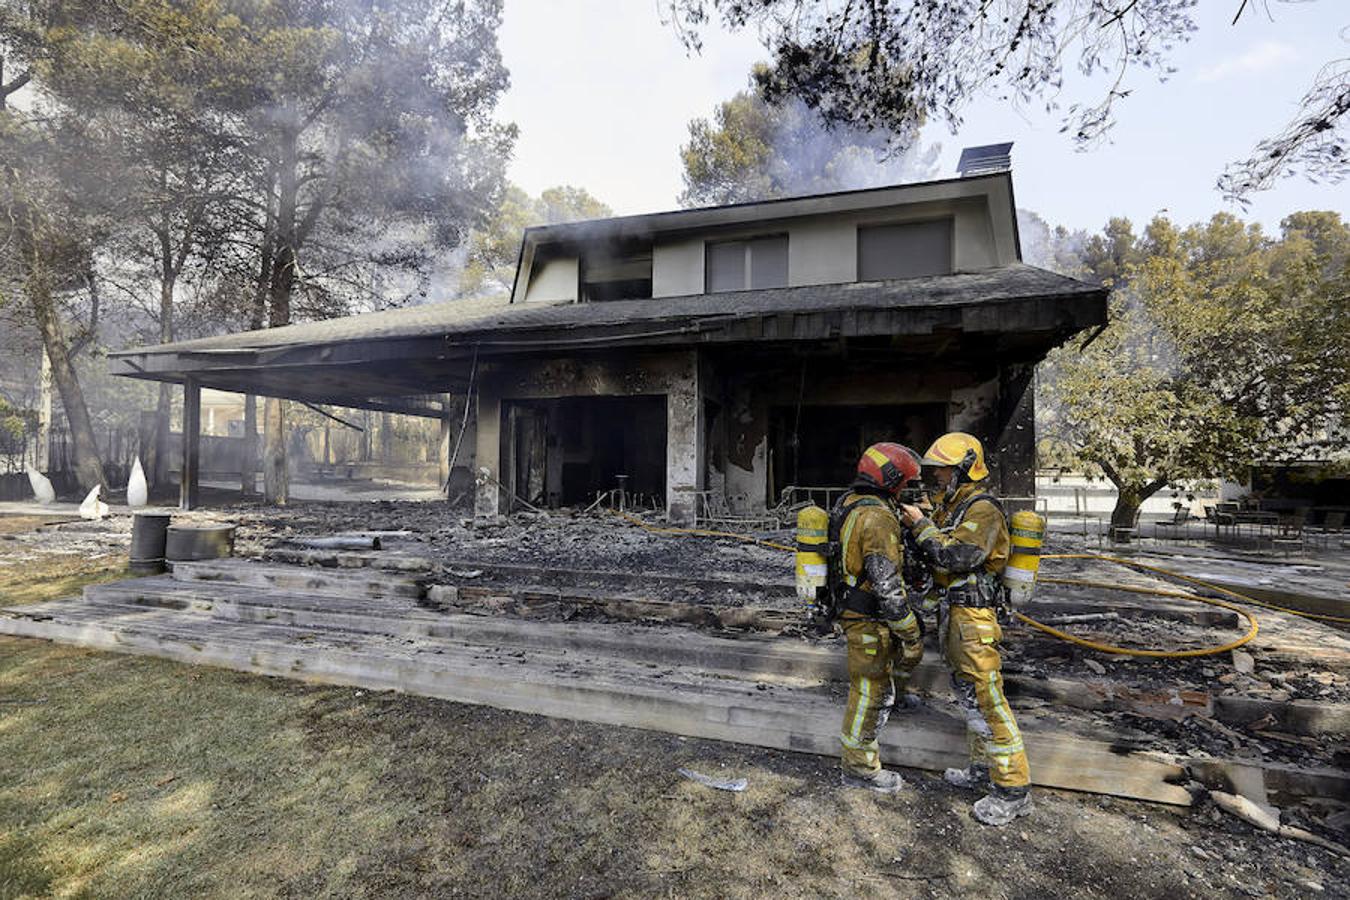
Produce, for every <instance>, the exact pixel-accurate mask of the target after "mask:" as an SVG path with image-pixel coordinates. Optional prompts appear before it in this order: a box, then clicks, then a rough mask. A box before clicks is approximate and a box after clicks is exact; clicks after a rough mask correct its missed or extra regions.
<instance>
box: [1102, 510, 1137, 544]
mask: <svg viewBox="0 0 1350 900" xmlns="http://www.w3.org/2000/svg"><path fill="white" fill-rule="evenodd" d="M1141 512H1143V509H1142V508H1140V509H1136V510H1135V511H1134V518H1133V519H1132V520H1131V521H1130V524H1129V525H1111V526H1110V527H1108V528H1107V530H1106V536H1107V540H1109V541H1110V542H1111V543H1113V544H1115V543H1121V544H1127V543H1129V542H1130V541H1131V540H1133V539H1134V538H1137V537H1139V514H1140V513H1141Z"/></svg>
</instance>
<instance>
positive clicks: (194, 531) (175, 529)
mask: <svg viewBox="0 0 1350 900" xmlns="http://www.w3.org/2000/svg"><path fill="white" fill-rule="evenodd" d="M233 554H234V526H233V525H170V526H169V533H168V540H167V541H166V544H165V550H164V555H165V557H166V558H167V559H168V560H169V562H187V561H190V560H197V559H221V558H222V557H226V556H232V555H233Z"/></svg>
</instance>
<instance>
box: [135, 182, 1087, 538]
mask: <svg viewBox="0 0 1350 900" xmlns="http://www.w3.org/2000/svg"><path fill="white" fill-rule="evenodd" d="M1105 317H1106V294H1105V291H1103V290H1102V289H1100V288H1098V287H1095V286H1092V285H1088V284H1084V283H1082V282H1079V281H1076V280H1074V279H1071V278H1066V277H1063V276H1060V275H1056V274H1053V273H1051V272H1047V271H1044V270H1041V269H1037V268H1034V267H1032V266H1028V265H1025V264H1024V263H1023V262H1022V260H1021V251H1020V248H1019V244H1018V234H1017V222H1016V214H1015V206H1014V200H1013V190H1012V178H1011V174H1010V173H1009V172H1007V171H998V172H993V173H989V174H982V175H972V176H967V177H961V178H955V179H949V180H943V181H933V182H927V183H921V184H907V185H900V186H895V187H884V188H876V189H868V190H859V191H849V192H843V193H835V194H826V195H819V196H809V197H799V198H792V199H783V200H773V201H767V202H759V203H746V204H738V205H732V206H721V207H714V208H707V209H690V210H679V211H674V212H663V213H655V214H650V215H635V216H621V217H616V218H609V219H599V220H592V221H585V222H576V223H569V224H562V225H549V226H542V227H537V228H530V229H528V230H527V231H526V232H525V234H524V237H523V240H522V243H521V249H520V259H519V265H518V269H517V272H516V278H515V283H514V286H513V288H512V291H511V294H510V296H509V297H508V298H505V299H504V300H501V301H487V300H472V301H459V302H452V303H445V304H436V305H429V306H421V307H415V308H410V309H403V310H394V311H389V312H383V313H376V314H370V315H364V316H354V317H351V318H348V319H339V320H333V321H329V322H319V323H312V324H305V325H295V326H289V327H285V328H278V329H271V330H266V331H257V332H248V333H244V334H234V335H227V336H222V337H217V338H207V339H202V340H195V341H184V342H180V343H176V344H169V345H164V346H158V347H147V348H139V349H134V350H128V351H123V352H121V353H118V354H115V362H114V371H115V372H117V373H118V374H122V375H128V376H133V377H139V378H150V379H155V380H161V381H172V382H177V383H181V384H183V385H184V386H185V388H186V389H187V392H188V399H189V409H190V408H191V400H192V394H193V393H194V392H198V391H199V390H200V388H201V387H203V386H209V387H215V388H221V389H224V390H232V391H240V392H250V393H254V394H259V395H265V396H276V397H286V398H293V399H297V400H303V401H307V402H311V403H332V404H340V405H344V406H353V407H366V408H374V409H384V410H392V411H395V412H404V413H412V414H416V415H430V416H435V417H440V418H442V420H443V422H444V427H443V434H444V436H445V439H444V441H443V445H444V451H445V453H446V454H447V456H448V455H449V454H450V453H452V452H453V453H454V455H455V467H456V472H454V473H451V475H452V477H451V478H450V481H451V483H452V486H453V485H454V484H455V483H458V484H463V485H467V484H468V483H469V480H470V479H472V482H473V488H472V490H473V491H474V503H475V508H476V511H477V513H478V514H480V515H495V514H498V513H502V512H507V511H509V510H510V509H512V508H513V506H514V505H516V504H517V503H518V502H519V501H525V502H528V503H531V504H533V505H546V506H552V507H556V506H566V505H586V504H589V503H590V502H592V501H593V500H594V498H595V497H596V495H597V493H598V492H601V491H605V490H610V489H613V488H615V487H616V486H617V485H619V484H622V485H623V487H624V490H625V492H626V493H627V494H628V495H630V496H637V497H640V498H645V499H646V500H647V501H648V502H650V503H653V504H659V505H661V506H663V507H664V508H665V509H666V510H667V511H668V514H669V518H670V519H671V520H672V521H676V522H689V521H693V520H695V519H696V518H698V517H699V516H700V515H703V514H705V513H706V512H707V511H709V510H713V511H717V512H719V513H725V514H753V513H755V512H757V511H762V510H764V509H765V508H766V507H770V506H773V505H774V504H775V503H777V502H778V500H779V498H780V497H781V496H782V495H783V493H784V491H786V490H787V489H788V488H790V487H802V486H807V487H810V486H825V485H837V484H839V483H841V482H843V481H846V480H847V479H848V477H849V475H850V472H851V467H852V466H853V464H854V463H855V462H856V459H857V457H858V454H859V452H860V451H861V450H862V448H864V447H865V446H867V445H868V444H869V443H871V442H873V441H876V440H881V439H889V440H897V441H902V442H906V443H909V444H911V445H914V446H916V447H919V446H921V445H926V444H927V442H928V441H930V440H932V439H933V438H934V437H936V436H937V435H938V434H940V433H942V432H943V431H947V430H952V429H960V430H965V431H969V432H971V433H973V434H975V435H977V436H979V437H980V438H982V439H983V440H984V441H985V444H986V447H987V448H988V449H989V451H990V453H991V455H992V462H993V465H992V469H993V478H994V483H995V486H996V487H997V488H998V490H999V491H1001V492H1002V494H1003V495H1004V496H1008V497H1027V496H1030V495H1031V494H1033V493H1034V455H1035V454H1034V451H1035V427H1034V413H1035V409H1034V406H1035V403H1034V391H1033V373H1034V368H1035V365H1036V363H1037V362H1038V361H1039V360H1040V359H1042V358H1043V357H1044V355H1045V354H1046V352H1047V351H1048V350H1050V349H1051V348H1052V347H1054V346H1056V345H1058V344H1060V343H1061V342H1063V341H1064V340H1066V339H1067V338H1068V337H1069V336H1070V335H1073V334H1074V333H1075V332H1078V331H1080V330H1082V329H1084V328H1088V327H1092V326H1096V325H1100V324H1103V323H1104V322H1105ZM465 398H467V404H468V409H467V412H465V411H464V410H465V402H466V400H465ZM461 423H467V424H466V425H465V427H464V428H463V429H461ZM461 430H462V432H463V433H461ZM187 442H188V443H191V438H190V436H189V438H188V439H187ZM455 445H458V446H457V448H456V449H455V450H453V451H452V450H451V448H452V447H455ZM189 455H190V454H189ZM187 493H188V491H187V489H186V488H185V495H186V494H187Z"/></svg>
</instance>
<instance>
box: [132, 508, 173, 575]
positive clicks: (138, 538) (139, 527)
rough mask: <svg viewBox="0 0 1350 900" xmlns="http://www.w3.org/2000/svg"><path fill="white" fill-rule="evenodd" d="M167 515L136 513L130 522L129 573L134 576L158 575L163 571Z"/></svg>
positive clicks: (167, 523) (167, 528)
mask: <svg viewBox="0 0 1350 900" xmlns="http://www.w3.org/2000/svg"><path fill="white" fill-rule="evenodd" d="M171 518H172V517H171V516H170V515H169V514H168V513H136V515H135V516H134V517H132V520H131V571H132V574H134V575H158V574H159V573H161V572H163V571H164V542H165V539H166V538H167V535H168V530H169V520H170V519H171Z"/></svg>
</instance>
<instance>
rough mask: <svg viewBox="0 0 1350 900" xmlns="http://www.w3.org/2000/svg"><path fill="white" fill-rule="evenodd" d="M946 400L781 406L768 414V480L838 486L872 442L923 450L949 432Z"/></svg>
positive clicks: (776, 486) (778, 490)
mask: <svg viewBox="0 0 1350 900" xmlns="http://www.w3.org/2000/svg"><path fill="white" fill-rule="evenodd" d="M946 425H947V405H946V404H945V403H911V404H900V405H877V406H872V405H866V406H811V405H804V406H801V407H797V406H777V407H774V408H772V409H771V410H770V414H769V484H770V487H771V488H772V489H773V493H772V495H771V496H772V497H773V498H774V499H775V500H776V499H777V498H778V497H779V496H781V495H782V492H783V489H784V488H786V487H788V486H790V485H796V486H799V487H838V486H843V485H846V484H848V482H849V481H850V480H852V478H853V470H854V467H855V466H856V465H857V464H858V457H859V456H861V455H862V452H863V450H866V449H867V447H868V446H870V445H871V444H874V443H877V442H878V441H895V442H897V443H901V444H906V445H908V446H910V447H913V448H914V449H915V451H916V452H918V453H922V452H923V451H924V450H925V449H926V448H927V447H928V445H929V443H931V442H932V441H933V440H934V439H935V438H937V437H938V436H939V435H941V434H942V433H943V432H944V431H945V430H946Z"/></svg>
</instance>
